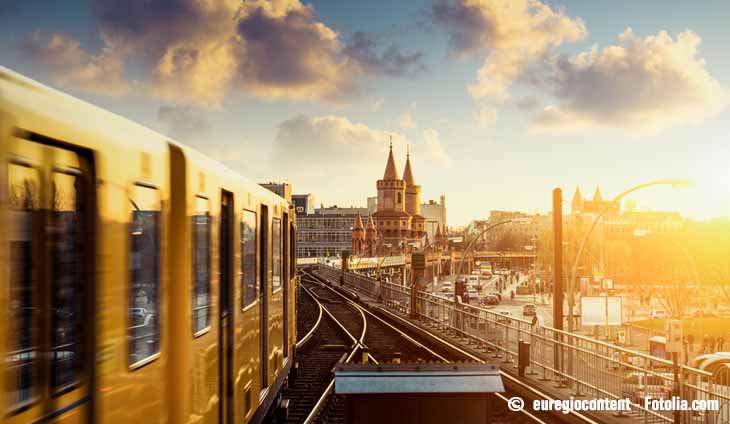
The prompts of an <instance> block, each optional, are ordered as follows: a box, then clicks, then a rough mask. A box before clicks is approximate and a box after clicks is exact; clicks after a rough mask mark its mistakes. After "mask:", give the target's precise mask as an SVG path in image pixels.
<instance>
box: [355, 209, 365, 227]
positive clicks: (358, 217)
mask: <svg viewBox="0 0 730 424" xmlns="http://www.w3.org/2000/svg"><path fill="white" fill-rule="evenodd" d="M363 229H365V227H363V225H362V217H361V216H360V212H358V213H357V219H356V220H355V230H363Z"/></svg>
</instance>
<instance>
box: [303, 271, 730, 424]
mask: <svg viewBox="0 0 730 424" xmlns="http://www.w3.org/2000/svg"><path fill="white" fill-rule="evenodd" d="M318 272H319V274H320V275H322V276H323V277H326V278H329V279H331V280H334V281H340V277H342V283H343V284H344V285H346V286H348V287H350V288H353V289H355V290H359V291H361V292H363V293H365V294H367V295H369V296H370V297H372V298H374V299H377V300H378V301H380V302H382V303H383V304H384V305H385V306H388V307H390V308H392V309H395V310H397V311H400V312H402V313H409V312H410V302H411V301H410V297H411V293H410V288H408V287H404V286H399V285H395V284H389V283H383V282H378V281H376V280H374V279H372V278H368V277H366V276H363V275H359V274H355V273H346V274H344V275H343V274H342V273H341V271H340V270H339V269H337V268H332V267H329V266H326V265H320V266H319V269H318ZM416 316H417V318H418V319H419V320H420V321H421V322H422V323H423V324H424V325H426V326H429V327H430V328H431V329H432V330H433V331H435V332H439V333H441V334H444V335H447V336H450V337H452V338H456V339H458V340H460V341H461V343H462V344H464V345H467V346H470V347H472V348H473V349H476V350H480V351H482V352H483V354H484V356H486V357H487V358H491V359H492V360H493V361H494V362H502V364H503V368H504V367H510V366H513V367H516V363H517V350H518V342H519V341H523V342H527V343H529V344H530V358H531V362H530V366H529V368H528V369H527V370H526V371H527V373H526V375H527V378H531V379H535V380H536V381H542V382H550V384H551V385H552V387H553V389H552V390H553V395H554V396H555V397H556V398H569V397H570V396H574V397H581V396H585V397H588V398H612V399H626V398H628V399H629V400H630V401H631V403H632V406H631V416H633V417H635V418H640V419H642V420H644V421H645V422H650V421H651V422H656V423H661V422H681V423H693V424H700V423H703V424H710V423H718V424H719V423H728V422H730V377H728V376H730V371H729V372H727V373H726V374H723V377H722V378H718V377H717V375H716V376H715V377H713V375H712V374H711V373H708V372H705V371H702V370H699V369H694V368H689V367H685V366H683V365H681V364H680V365H679V366H676V367H675V365H674V364H673V363H672V362H671V361H668V360H665V359H661V358H657V357H653V356H650V355H648V354H646V353H642V352H638V351H635V350H630V349H628V348H625V347H620V346H616V345H613V344H610V343H606V342H603V341H599V340H596V339H592V338H589V337H585V336H581V335H577V334H571V333H568V332H566V331H561V330H556V329H554V328H551V327H547V326H540V325H538V324H537V320H525V319H520V318H516V317H513V316H509V315H503V314H500V313H498V312H495V311H492V310H488V309H484V308H481V307H477V306H472V305H467V304H463V303H458V301H453V300H450V299H448V298H445V297H442V296H438V295H435V294H431V293H427V292H418V293H417V296H416ZM675 378H676V379H677V381H676V382H675ZM673 396H678V397H679V399H681V400H685V401H687V402H688V406H689V407H690V408H691V407H692V406H701V405H700V403H705V404H706V405H710V406H713V407H717V408H719V409H717V410H714V411H680V412H678V413H677V415H676V416H675V415H674V414H675V412H673V411H671V410H665V411H661V410H659V409H660V408H657V406H658V404H656V403H655V404H651V403H649V404H647V403H645V402H646V401H645V399H647V398H652V399H654V400H658V401H660V402H661V401H662V400H667V401H670V400H671V399H672V397H673ZM695 401H697V402H695ZM708 401H711V402H708ZM679 402H681V401H679ZM715 402H716V404H715ZM672 405H675V406H676V405H678V404H672ZM665 406H666V405H665Z"/></svg>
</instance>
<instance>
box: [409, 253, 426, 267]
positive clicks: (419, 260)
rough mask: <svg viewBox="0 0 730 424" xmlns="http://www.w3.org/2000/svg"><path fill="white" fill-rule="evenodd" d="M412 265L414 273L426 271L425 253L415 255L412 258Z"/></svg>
mask: <svg viewBox="0 0 730 424" xmlns="http://www.w3.org/2000/svg"><path fill="white" fill-rule="evenodd" d="M411 265H412V266H413V270H414V271H416V270H418V271H423V270H424V269H426V255H425V254H423V253H414V254H413V255H412V256H411Z"/></svg>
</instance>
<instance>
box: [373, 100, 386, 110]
mask: <svg viewBox="0 0 730 424" xmlns="http://www.w3.org/2000/svg"><path fill="white" fill-rule="evenodd" d="M384 104H385V98H384V97H380V98H379V99H377V100H375V101H374V102H373V103H372V105H371V106H370V111H371V112H377V111H379V110H380V108H381V107H383V105H384Z"/></svg>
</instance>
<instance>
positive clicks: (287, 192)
mask: <svg viewBox="0 0 730 424" xmlns="http://www.w3.org/2000/svg"><path fill="white" fill-rule="evenodd" d="M259 185H260V186H261V187H264V188H266V189H268V190H270V191H272V192H274V193H276V194H278V195H279V196H281V197H283V198H285V199H286V200H287V201H288V202H289V203H291V201H292V198H291V184H289V183H275V182H268V183H259Z"/></svg>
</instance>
